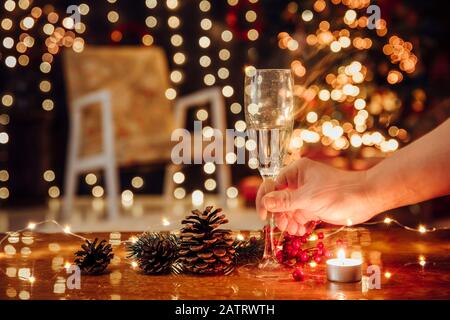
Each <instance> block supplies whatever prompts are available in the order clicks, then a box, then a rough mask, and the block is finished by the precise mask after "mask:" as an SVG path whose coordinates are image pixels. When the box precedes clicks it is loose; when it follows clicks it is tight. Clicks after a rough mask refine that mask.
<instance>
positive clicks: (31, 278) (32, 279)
mask: <svg viewBox="0 0 450 320" xmlns="http://www.w3.org/2000/svg"><path fill="white" fill-rule="evenodd" d="M28 281H29V282H30V283H34V282H35V281H36V278H35V277H33V276H31V277H29V278H28Z"/></svg>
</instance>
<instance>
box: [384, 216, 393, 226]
mask: <svg viewBox="0 0 450 320" xmlns="http://www.w3.org/2000/svg"><path fill="white" fill-rule="evenodd" d="M383 222H384V223H386V224H390V223H391V222H392V219H391V218H389V217H386V218H384V220H383Z"/></svg>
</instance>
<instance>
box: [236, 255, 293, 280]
mask: <svg viewBox="0 0 450 320" xmlns="http://www.w3.org/2000/svg"><path fill="white" fill-rule="evenodd" d="M239 273H241V274H243V275H245V276H247V277H249V278H256V279H267V280H285V279H289V278H290V277H291V273H292V269H291V268H288V267H286V266H284V265H282V264H280V263H278V261H276V260H274V259H272V258H267V259H264V260H262V261H261V262H260V263H259V264H258V265H247V266H242V267H240V268H239Z"/></svg>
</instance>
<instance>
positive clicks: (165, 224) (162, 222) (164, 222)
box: [161, 218, 170, 227]
mask: <svg viewBox="0 0 450 320" xmlns="http://www.w3.org/2000/svg"><path fill="white" fill-rule="evenodd" d="M161 224H162V225H163V226H164V227H167V226H170V221H169V220H168V219H167V218H162V219H161Z"/></svg>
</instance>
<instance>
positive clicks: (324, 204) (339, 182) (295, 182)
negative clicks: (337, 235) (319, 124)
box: [256, 158, 375, 235]
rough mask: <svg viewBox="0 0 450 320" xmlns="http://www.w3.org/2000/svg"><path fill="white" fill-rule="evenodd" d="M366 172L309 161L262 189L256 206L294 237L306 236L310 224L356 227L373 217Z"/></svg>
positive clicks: (291, 167) (300, 162)
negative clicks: (307, 225) (273, 217)
mask: <svg viewBox="0 0 450 320" xmlns="http://www.w3.org/2000/svg"><path fill="white" fill-rule="evenodd" d="M369 200H370V199H369V198H368V193H367V190H366V173H365V171H344V170H340V169H336V168H334V167H331V166H328V165H325V164H322V163H320V162H316V161H313V160H310V159H307V158H303V159H300V160H297V161H295V162H294V163H292V164H291V165H289V166H287V167H286V168H284V169H283V170H282V171H281V172H280V174H279V175H278V178H277V179H276V180H275V181H271V180H266V181H264V182H263V184H262V185H261V187H260V188H259V191H258V195H257V198H256V207H257V210H258V212H259V215H260V216H261V218H262V219H263V220H265V219H266V217H267V213H268V211H270V212H271V213H272V214H274V215H275V224H276V225H277V227H278V228H279V229H280V230H281V231H285V230H286V231H288V232H289V233H290V234H291V235H303V234H304V233H305V231H306V230H305V225H306V224H307V223H308V222H309V221H317V220H322V221H324V222H327V223H331V224H337V225H352V224H358V223H362V222H364V221H367V220H369V219H370V218H371V217H372V216H373V215H374V213H375V212H374V211H373V209H372V205H371V201H369Z"/></svg>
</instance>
